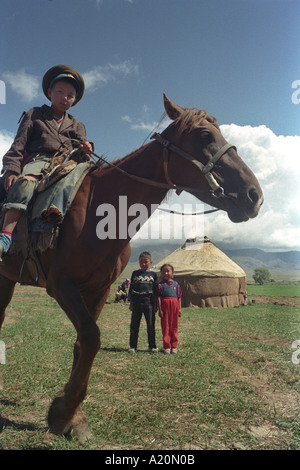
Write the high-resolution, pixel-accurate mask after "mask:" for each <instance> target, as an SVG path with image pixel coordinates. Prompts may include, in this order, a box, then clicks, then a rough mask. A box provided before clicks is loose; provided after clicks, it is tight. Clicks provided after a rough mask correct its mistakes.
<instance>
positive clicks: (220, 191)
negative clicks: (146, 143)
mask: <svg viewBox="0 0 300 470" xmlns="http://www.w3.org/2000/svg"><path fill="white" fill-rule="evenodd" d="M151 139H155V140H156V141H157V142H159V143H160V144H161V145H162V146H163V167H164V173H165V178H166V180H167V182H168V184H170V185H171V186H172V187H173V188H174V189H176V190H177V192H181V191H182V189H181V188H180V186H177V185H175V184H174V183H172V181H171V179H170V176H169V173H168V163H169V150H170V151H172V152H175V153H177V154H178V155H180V156H181V157H183V158H185V159H186V160H188V161H190V162H191V163H193V164H194V165H195V166H196V167H197V168H198V169H199V170H200V171H201V173H202V174H203V175H204V176H205V178H206V180H207V182H208V184H209V186H210V188H211V194H212V195H213V196H214V197H216V198H220V197H228V196H227V195H226V194H225V193H224V188H222V186H220V185H219V183H217V181H216V180H215V178H214V176H213V175H212V174H211V170H212V169H213V168H214V166H215V164H216V163H217V161H218V160H219V159H220V158H221V157H222V156H223V155H224V154H225V153H226V152H228V150H229V149H231V148H234V149H235V150H236V147H235V146H234V145H231V144H225V145H223V147H221V148H220V149H219V150H218V151H217V153H216V154H215V155H214V156H213V157H212V158H211V159H210V160H209V162H208V163H207V164H206V165H203V163H201V162H200V161H199V160H197V159H196V158H195V157H193V156H192V155H191V154H189V153H187V152H185V150H182V149H181V148H179V147H177V146H176V145H174V144H172V143H171V142H170V141H169V140H167V139H165V138H163V137H162V136H161V134H158V133H157V132H155V133H154V134H153V135H152V137H151ZM190 190H191V188H190Z"/></svg>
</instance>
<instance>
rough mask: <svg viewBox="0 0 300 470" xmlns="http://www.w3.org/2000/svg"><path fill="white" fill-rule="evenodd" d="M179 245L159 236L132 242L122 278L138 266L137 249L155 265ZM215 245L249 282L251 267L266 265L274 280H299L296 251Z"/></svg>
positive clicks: (297, 254)
mask: <svg viewBox="0 0 300 470" xmlns="http://www.w3.org/2000/svg"><path fill="white" fill-rule="evenodd" d="M181 245H182V243H181V242H180V241H178V242H177V243H172V242H171V243H170V242H163V241H160V240H158V241H157V243H153V242H152V243H151V244H150V245H147V243H145V245H141V244H140V243H139V244H138V245H137V244H135V243H132V245H131V258H130V261H129V264H128V266H127V268H126V270H125V272H124V273H123V274H122V278H123V277H124V276H125V277H130V275H131V272H132V270H133V269H137V268H138V257H139V254H140V252H141V251H143V250H147V251H150V253H151V255H152V261H153V264H154V265H155V264H157V263H158V262H159V261H160V260H162V259H163V258H165V257H166V256H168V255H169V254H170V253H172V252H173V251H174V250H176V248H179V247H180V246H181ZM217 246H218V248H219V249H220V250H222V251H223V252H224V253H225V254H226V255H227V256H228V257H229V258H231V259H232V260H233V261H234V262H235V263H237V264H238V265H239V266H241V267H242V268H243V269H244V271H245V272H246V274H247V278H248V280H249V282H252V274H253V272H254V269H255V268H266V269H268V270H269V271H270V273H271V277H272V279H274V280H286V281H290V280H296V281H299V280H300V251H286V252H285V251H282V252H276V251H272V252H268V251H264V250H261V249H259V248H239V249H232V248H231V247H230V248H229V247H228V245H227V246H226V245H222V244H218V245H217Z"/></svg>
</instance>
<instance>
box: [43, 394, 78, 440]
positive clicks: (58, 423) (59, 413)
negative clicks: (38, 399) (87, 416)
mask: <svg viewBox="0 0 300 470" xmlns="http://www.w3.org/2000/svg"><path fill="white" fill-rule="evenodd" d="M64 414H65V400H64V398H63V397H57V398H55V399H54V400H53V402H52V403H51V406H50V408H49V411H48V425H49V430H50V432H52V433H53V434H67V432H68V431H69V430H70V429H71V427H72V423H71V418H72V416H71V417H70V418H69V419H66V418H65V417H64Z"/></svg>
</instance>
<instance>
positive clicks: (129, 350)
mask: <svg viewBox="0 0 300 470" xmlns="http://www.w3.org/2000/svg"><path fill="white" fill-rule="evenodd" d="M128 352H129V353H135V352H136V349H134V348H129V349H128Z"/></svg>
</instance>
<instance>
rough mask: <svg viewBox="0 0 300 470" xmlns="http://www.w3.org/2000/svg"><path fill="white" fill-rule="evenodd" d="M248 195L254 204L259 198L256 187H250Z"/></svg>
mask: <svg viewBox="0 0 300 470" xmlns="http://www.w3.org/2000/svg"><path fill="white" fill-rule="evenodd" d="M248 197H249V199H250V200H251V201H252V203H253V204H256V203H257V202H258V201H259V199H260V196H259V194H258V193H257V191H256V189H254V188H253V189H250V191H249V192H248Z"/></svg>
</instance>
